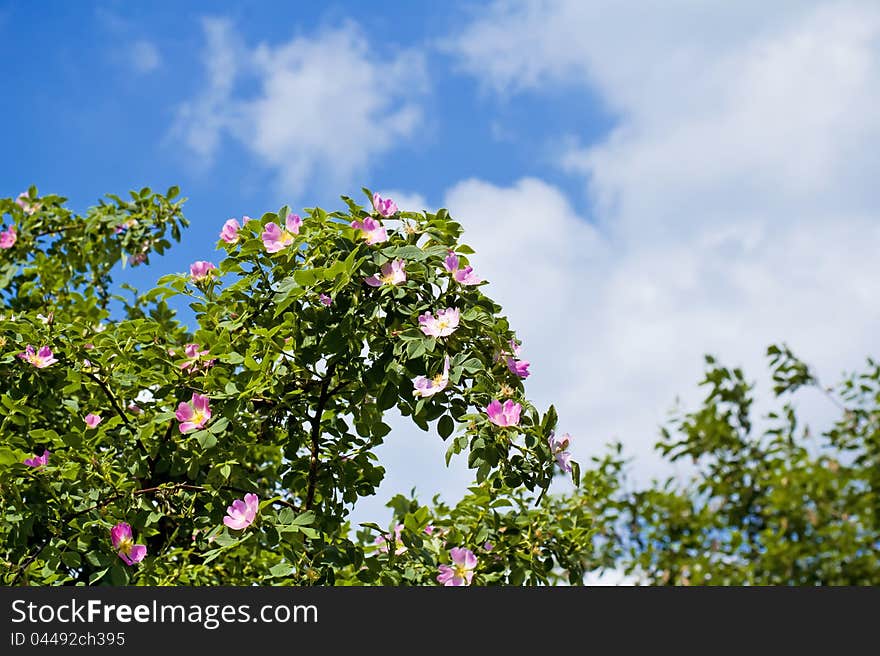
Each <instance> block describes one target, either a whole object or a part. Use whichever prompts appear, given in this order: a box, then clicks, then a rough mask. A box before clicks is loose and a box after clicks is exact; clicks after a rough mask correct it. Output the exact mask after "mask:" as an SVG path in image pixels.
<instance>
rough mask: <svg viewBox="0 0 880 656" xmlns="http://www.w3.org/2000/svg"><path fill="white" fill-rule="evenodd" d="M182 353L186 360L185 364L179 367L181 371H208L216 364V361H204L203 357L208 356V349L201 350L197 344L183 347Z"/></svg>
mask: <svg viewBox="0 0 880 656" xmlns="http://www.w3.org/2000/svg"><path fill="white" fill-rule="evenodd" d="M183 351H184V353H186V358H187V360H186V362H184V363H183V364H181V365H180V368H181V369H182V370H183V371H187V370H189V371H190V373H194V372H196V371H198V370H199V369H209V368H211V367H213V366H214V364H215V363H216V362H217V360H216V359H206V358H205V357H204V356H206V355H208V354H209V353H210V351H209V350H208V349H205V350H204V351H203V350H201V346H199V345H198V344H187V345H186V346H184V347H183Z"/></svg>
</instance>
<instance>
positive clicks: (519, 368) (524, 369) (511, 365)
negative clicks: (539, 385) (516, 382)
mask: <svg viewBox="0 0 880 656" xmlns="http://www.w3.org/2000/svg"><path fill="white" fill-rule="evenodd" d="M507 368H508V369H510V371H511V373H514V374H516V375H517V376H519V377H520V378H528V377H529V361H528V360H514V359H513V358H507Z"/></svg>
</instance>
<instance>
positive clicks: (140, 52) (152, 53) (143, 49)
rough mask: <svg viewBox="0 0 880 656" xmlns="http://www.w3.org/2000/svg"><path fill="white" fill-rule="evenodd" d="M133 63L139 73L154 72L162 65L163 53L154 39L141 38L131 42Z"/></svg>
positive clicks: (130, 53)
mask: <svg viewBox="0 0 880 656" xmlns="http://www.w3.org/2000/svg"><path fill="white" fill-rule="evenodd" d="M129 55H130V57H131V65H132V66H133V67H134V70H135V71H137V72H138V73H152V72H153V71H155V70H156V69H157V68H159V67H160V66H161V65H162V55H161V54H160V53H159V48H158V47H156V44H155V43H153V42H152V41H147V40H145V39H140V40H139V41H135V42H134V43H133V44H131V50H130V51H129Z"/></svg>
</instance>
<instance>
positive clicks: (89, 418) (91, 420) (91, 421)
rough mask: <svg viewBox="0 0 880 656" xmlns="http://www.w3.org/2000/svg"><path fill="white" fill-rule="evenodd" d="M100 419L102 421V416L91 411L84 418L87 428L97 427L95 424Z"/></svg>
mask: <svg viewBox="0 0 880 656" xmlns="http://www.w3.org/2000/svg"><path fill="white" fill-rule="evenodd" d="M102 421H104V418H103V417H102V416H101V415H96V414H95V413H93V412H90V413H89V414H87V415H86V418H85V422H86V426H88V427H89V428H95V427H97V425H98V424H100V423H101V422H102Z"/></svg>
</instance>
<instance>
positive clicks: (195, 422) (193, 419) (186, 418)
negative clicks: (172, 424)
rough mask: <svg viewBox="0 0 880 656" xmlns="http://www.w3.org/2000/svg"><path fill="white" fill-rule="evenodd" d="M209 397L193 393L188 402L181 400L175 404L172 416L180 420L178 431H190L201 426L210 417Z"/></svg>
mask: <svg viewBox="0 0 880 656" xmlns="http://www.w3.org/2000/svg"><path fill="white" fill-rule="evenodd" d="M209 400H210V399H209V398H208V397H207V396H204V395H202V394H198V393H194V394H193V395H192V401H191V402H190V403H186V402H182V403H181V404H180V405H178V406H177V412H175V413H174V416H175V417H177V421H179V422H180V426H179V428H180V432H181V433H190V432H192V431H194V430H199V429H200V428H203V427H204V426H205V424H207V423H208V420H209V419H210V418H211V406H210V403H209Z"/></svg>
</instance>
